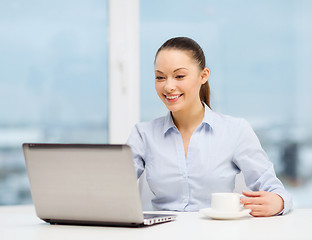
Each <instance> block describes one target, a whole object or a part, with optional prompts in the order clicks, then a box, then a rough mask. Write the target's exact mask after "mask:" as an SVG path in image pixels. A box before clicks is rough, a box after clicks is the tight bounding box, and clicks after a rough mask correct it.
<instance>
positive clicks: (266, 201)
mask: <svg viewBox="0 0 312 240" xmlns="http://www.w3.org/2000/svg"><path fill="white" fill-rule="evenodd" d="M243 194H244V195H245V196H246V197H247V198H241V203H242V204H244V208H247V209H251V212H250V215H252V216H254V217H269V216H273V215H276V214H278V213H280V212H281V211H282V210H283V209H284V200H283V199H282V197H280V196H279V195H277V194H276V193H272V192H266V191H258V192H251V191H250V192H245V191H243Z"/></svg>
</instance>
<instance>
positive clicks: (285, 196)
mask: <svg viewBox="0 0 312 240" xmlns="http://www.w3.org/2000/svg"><path fill="white" fill-rule="evenodd" d="M238 132H239V136H238V142H237V146H236V148H235V154H234V157H233V162H234V163H235V164H236V165H237V166H238V168H240V169H241V171H242V173H243V175H244V177H245V181H246V185H247V186H248V188H249V189H251V190H252V191H254V192H244V193H243V194H244V195H245V196H246V197H248V198H243V199H242V203H243V204H244V206H245V207H246V208H249V209H251V210H252V212H251V215H253V216H272V215H276V214H279V213H280V214H285V213H287V212H288V211H290V209H291V208H292V199H291V196H290V194H289V193H288V192H287V191H286V190H285V188H284V186H283V184H282V182H281V181H280V180H279V179H278V178H277V177H276V174H275V171H274V168H273V164H272V163H271V162H270V161H269V159H268V157H267V155H266V153H265V152H264V150H263V149H262V147H261V144H260V142H259V140H258V138H257V136H256V134H255V133H254V131H253V130H252V128H251V127H250V125H249V124H248V123H247V122H246V121H245V120H241V124H240V127H239V131H238Z"/></svg>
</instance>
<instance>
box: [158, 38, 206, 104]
mask: <svg viewBox="0 0 312 240" xmlns="http://www.w3.org/2000/svg"><path fill="white" fill-rule="evenodd" d="M164 49H177V50H182V51H188V52H191V53H192V57H193V59H194V60H195V61H196V62H197V63H198V65H199V67H200V69H201V70H203V69H204V68H205V67H206V60H205V54H204V52H203V49H202V48H201V47H200V46H199V45H198V43H197V42H195V41H194V40H193V39H190V38H187V37H175V38H171V39H169V40H167V41H166V42H165V43H164V44H163V45H161V47H160V48H159V49H158V50H157V52H156V56H155V61H156V58H157V55H158V53H159V52H160V51H161V50H164ZM199 96H200V100H201V101H202V102H204V103H206V104H207V106H208V107H209V108H211V107H210V87H209V83H208V81H206V83H205V84H203V85H201V87H200V91H199Z"/></svg>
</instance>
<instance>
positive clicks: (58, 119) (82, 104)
mask: <svg viewBox="0 0 312 240" xmlns="http://www.w3.org/2000/svg"><path fill="white" fill-rule="evenodd" d="M107 9H108V7H107V1H101V0H92V1H81V0H79V1H73V0H66V1H48V2H47V1H34V0H32V1H27V2H25V1H1V3H0V25H1V33H0V34H1V37H0V46H1V48H0V79H1V80H0V109H1V114H0V205H1V204H20V203H25V202H26V203H28V202H30V201H31V200H30V193H29V186H28V180H27V176H26V172H25V164H24V158H23V153H22V148H21V145H22V143H23V142H64V143H66V142H79V143H83V142H88V143H90V142H91V143H107V142H108V86H107V85H108V47H107V45H108V43H107V24H108V14H107Z"/></svg>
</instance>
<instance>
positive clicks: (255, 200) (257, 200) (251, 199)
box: [240, 197, 265, 205]
mask: <svg viewBox="0 0 312 240" xmlns="http://www.w3.org/2000/svg"><path fill="white" fill-rule="evenodd" d="M240 203H241V204H244V205H249V204H255V205H262V204H264V203H265V202H264V199H263V197H248V198H241V200H240Z"/></svg>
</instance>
